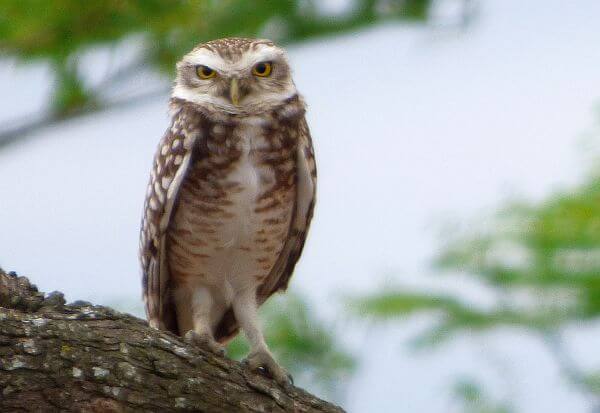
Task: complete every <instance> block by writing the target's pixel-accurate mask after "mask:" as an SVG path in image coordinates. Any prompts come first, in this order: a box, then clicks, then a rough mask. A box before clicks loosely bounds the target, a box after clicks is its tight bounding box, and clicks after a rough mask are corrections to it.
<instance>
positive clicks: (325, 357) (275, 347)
mask: <svg viewBox="0 0 600 413" xmlns="http://www.w3.org/2000/svg"><path fill="white" fill-rule="evenodd" d="M261 318H262V320H263V325H264V329H265V330H264V331H265V336H266V340H267V343H268V345H269V347H270V348H271V350H272V351H273V353H274V354H275V356H276V358H277V360H279V361H280V362H281V363H282V365H284V366H285V367H286V368H287V369H288V370H289V372H290V373H291V374H292V376H294V378H295V379H296V382H301V383H307V384H308V383H313V384H316V385H318V387H319V389H321V390H324V391H325V392H326V393H329V394H330V395H331V394H333V393H335V392H336V391H338V390H340V389H339V388H338V387H339V385H340V384H343V383H344V381H345V380H344V379H348V378H349V377H350V375H351V374H352V373H353V371H354V367H355V361H354V358H353V357H352V356H351V355H350V354H349V353H347V352H345V351H344V350H343V347H342V345H341V343H339V342H338V341H337V340H336V336H335V329H334V328H333V326H331V325H326V324H324V323H323V322H321V321H320V320H317V319H315V318H314V316H313V315H312V314H311V312H310V310H309V307H308V305H307V304H306V303H305V302H304V300H302V299H301V298H300V297H299V296H297V295H294V294H287V295H286V296H275V297H272V298H271V299H270V300H269V301H268V302H267V303H266V304H265V305H264V306H263V307H262V308H261ZM248 351H249V347H248V343H247V341H246V339H245V337H244V336H243V335H241V334H240V335H238V336H237V337H236V338H235V339H234V340H233V341H232V342H231V343H230V344H229V346H228V348H227V355H228V356H229V357H231V358H233V359H237V360H241V359H242V358H243V357H245V356H246V355H247V354H248Z"/></svg>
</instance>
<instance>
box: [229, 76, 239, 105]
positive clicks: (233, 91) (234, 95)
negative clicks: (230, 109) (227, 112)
mask: <svg viewBox="0 0 600 413" xmlns="http://www.w3.org/2000/svg"><path fill="white" fill-rule="evenodd" d="M229 98H230V99H231V103H233V104H234V106H239V105H240V85H239V83H238V80H237V78H235V77H234V78H233V79H231V87H230V88H229Z"/></svg>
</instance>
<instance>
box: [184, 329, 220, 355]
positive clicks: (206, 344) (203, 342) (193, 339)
mask: <svg viewBox="0 0 600 413" xmlns="http://www.w3.org/2000/svg"><path fill="white" fill-rule="evenodd" d="M183 340H184V341H185V342H186V343H189V344H193V345H195V346H199V347H202V348H203V349H206V350H209V351H211V352H213V353H215V354H216V355H217V356H224V355H225V347H223V346H222V345H221V344H219V343H217V341H216V340H215V339H214V338H212V337H211V336H210V335H209V334H208V333H204V334H200V333H197V332H195V331H194V330H190V331H188V332H187V333H185V335H184V336H183Z"/></svg>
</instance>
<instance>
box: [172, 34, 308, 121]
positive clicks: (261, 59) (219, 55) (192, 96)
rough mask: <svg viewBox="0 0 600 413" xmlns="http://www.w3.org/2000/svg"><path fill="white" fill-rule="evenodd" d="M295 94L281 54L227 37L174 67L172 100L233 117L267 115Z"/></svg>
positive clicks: (268, 44)
mask: <svg viewBox="0 0 600 413" xmlns="http://www.w3.org/2000/svg"><path fill="white" fill-rule="evenodd" d="M296 93H297V92H296V87H295V85H294V82H293V81H292V76H291V70H290V67H289V64H288V61H287V57H286V53H285V51H284V50H283V49H281V48H280V47H277V46H276V45H275V44H273V42H271V41H269V40H260V39H242V38H227V39H219V40H213V41H210V42H208V43H203V44H200V45H198V46H197V47H196V48H194V50H192V51H191V52H190V53H188V54H187V55H185V56H184V57H183V59H181V61H180V62H179V63H177V78H176V81H175V87H174V88H173V94H172V96H173V97H176V98H180V99H183V100H186V101H189V102H192V103H196V104H198V105H200V106H204V107H209V108H211V109H216V110H221V111H225V112H229V113H234V114H235V113H259V112H262V111H267V110H270V109H272V108H274V107H276V106H278V105H280V104H281V103H283V102H285V101H286V100H287V99H289V98H290V97H292V96H294V95H295V94H296Z"/></svg>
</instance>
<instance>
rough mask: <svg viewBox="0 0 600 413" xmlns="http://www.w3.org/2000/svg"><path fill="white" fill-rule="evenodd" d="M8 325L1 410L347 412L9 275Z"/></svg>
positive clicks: (3, 286) (3, 302) (3, 304)
mask: <svg viewBox="0 0 600 413" xmlns="http://www.w3.org/2000/svg"><path fill="white" fill-rule="evenodd" d="M0 320H1V322H0V394H1V395H2V397H0V411H23V412H42V411H43V412H58V411H61V412H81V411H85V412H135V411H155V412H158V411H160V412H174V411H201V412H323V413H340V412H343V410H342V409H341V408H339V407H337V406H334V405H332V404H330V403H327V402H325V401H323V400H320V399H318V398H316V397H314V396H312V395H310V394H308V393H306V392H305V391H303V390H301V389H299V388H290V389H283V388H281V387H279V386H278V385H276V384H275V383H274V382H273V381H272V380H270V379H267V378H265V377H263V376H260V375H257V374H254V373H252V372H250V371H248V370H247V369H245V368H243V367H242V365H241V364H240V363H238V362H235V361H232V360H229V359H226V358H222V357H217V356H215V355H213V354H212V353H210V352H207V351H203V350H202V349H200V348H197V347H193V346H190V345H188V344H186V343H184V342H183V341H181V340H180V339H179V337H176V336H174V335H172V334H169V333H165V332H161V331H158V330H154V329H152V328H150V327H148V326H147V324H146V322H145V321H142V320H140V319H138V318H135V317H133V316H131V315H128V314H122V313H118V312H116V311H114V310H112V309H110V308H107V307H103V306H95V305H92V304H90V303H87V302H74V303H72V304H69V305H66V304H65V301H64V298H63V295H62V294H61V293H52V294H50V295H48V296H46V297H44V294H43V293H40V292H38V291H37V288H35V286H33V285H30V284H29V281H28V280H27V278H25V277H17V276H16V275H15V274H12V275H8V274H5V273H4V272H3V271H2V270H0Z"/></svg>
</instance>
